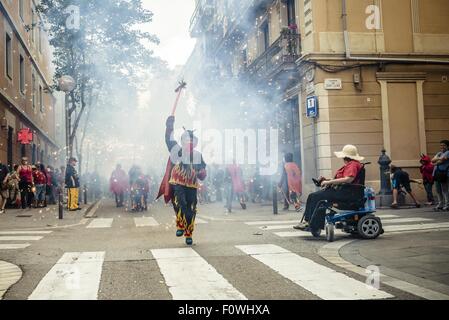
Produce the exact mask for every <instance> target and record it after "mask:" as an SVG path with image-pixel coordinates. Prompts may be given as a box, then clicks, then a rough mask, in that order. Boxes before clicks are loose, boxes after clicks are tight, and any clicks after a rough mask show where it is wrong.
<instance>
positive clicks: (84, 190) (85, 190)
mask: <svg viewBox="0 0 449 320" xmlns="http://www.w3.org/2000/svg"><path fill="white" fill-rule="evenodd" d="M83 194H84V204H87V187H86V185H84V188H83Z"/></svg>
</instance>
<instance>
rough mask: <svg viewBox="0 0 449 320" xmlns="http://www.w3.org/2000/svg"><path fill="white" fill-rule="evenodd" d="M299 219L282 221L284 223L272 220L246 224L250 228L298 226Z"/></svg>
mask: <svg viewBox="0 0 449 320" xmlns="http://www.w3.org/2000/svg"><path fill="white" fill-rule="evenodd" d="M298 222H299V219H297V220H282V221H280V220H279V221H276V220H272V221H250V222H245V224H246V225H248V226H257V225H264V224H265V225H268V224H295V225H296V224H298Z"/></svg>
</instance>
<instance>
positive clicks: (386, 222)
mask: <svg viewBox="0 0 449 320" xmlns="http://www.w3.org/2000/svg"><path fill="white" fill-rule="evenodd" d="M381 220H382V224H399V223H410V222H429V221H435V220H434V219H428V218H400V219H391V220H384V219H382V218H381Z"/></svg>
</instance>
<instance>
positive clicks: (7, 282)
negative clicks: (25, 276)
mask: <svg viewBox="0 0 449 320" xmlns="http://www.w3.org/2000/svg"><path fill="white" fill-rule="evenodd" d="M21 278H22V270H21V269H20V268H19V267H18V266H16V265H15V264H12V263H9V262H6V261H0V300H3V296H4V295H5V293H6V291H8V289H9V288H11V287H12V286H13V285H14V284H16V283H17V282H18V281H19V280H20V279H21Z"/></svg>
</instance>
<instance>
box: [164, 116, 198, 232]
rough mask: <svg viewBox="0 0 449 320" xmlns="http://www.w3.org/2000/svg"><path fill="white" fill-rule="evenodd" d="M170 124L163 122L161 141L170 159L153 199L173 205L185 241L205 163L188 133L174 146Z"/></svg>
mask: <svg viewBox="0 0 449 320" xmlns="http://www.w3.org/2000/svg"><path fill="white" fill-rule="evenodd" d="M174 122H175V118H174V117H173V116H172V117H169V118H168V119H167V128H166V131H165V142H166V144H167V148H168V150H169V151H170V159H169V160H168V164H167V169H166V172H165V176H164V180H163V181H162V184H161V187H160V189H159V194H158V197H157V198H160V197H161V196H162V195H164V199H165V202H166V203H168V202H169V201H171V202H172V203H173V208H174V210H175V213H176V226H177V229H178V233H179V232H180V231H183V233H184V236H185V237H186V238H191V237H192V234H193V231H194V227H195V217H196V213H197V202H198V199H197V190H198V187H199V183H198V179H199V180H204V179H205V178H206V163H205V162H204V160H203V157H202V155H201V153H199V152H198V151H195V150H194V148H195V147H196V144H197V139H196V137H194V135H193V132H192V131H186V132H185V133H184V135H183V137H182V143H181V144H182V146H179V145H178V144H177V143H176V141H175V140H174V138H173V131H174ZM178 235H179V234H178Z"/></svg>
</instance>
